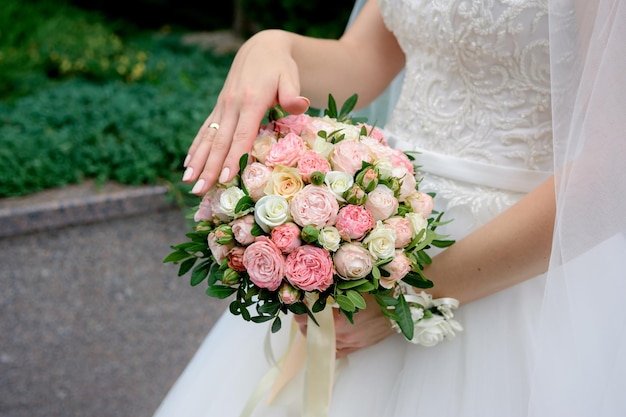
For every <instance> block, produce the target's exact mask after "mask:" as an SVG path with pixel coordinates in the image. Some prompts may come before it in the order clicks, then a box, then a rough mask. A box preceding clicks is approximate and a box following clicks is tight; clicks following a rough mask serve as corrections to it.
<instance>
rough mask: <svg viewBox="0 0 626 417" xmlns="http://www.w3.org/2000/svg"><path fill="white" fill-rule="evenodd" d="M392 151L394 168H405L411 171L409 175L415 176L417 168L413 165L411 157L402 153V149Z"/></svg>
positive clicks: (392, 149)
mask: <svg viewBox="0 0 626 417" xmlns="http://www.w3.org/2000/svg"><path fill="white" fill-rule="evenodd" d="M390 149H391V158H390V160H391V163H392V164H393V166H401V165H403V166H405V167H406V170H407V171H409V173H411V174H414V173H415V166H414V165H413V162H411V160H410V159H409V157H408V156H407V155H406V154H405V153H404V152H402V151H401V150H400V149H395V148H390Z"/></svg>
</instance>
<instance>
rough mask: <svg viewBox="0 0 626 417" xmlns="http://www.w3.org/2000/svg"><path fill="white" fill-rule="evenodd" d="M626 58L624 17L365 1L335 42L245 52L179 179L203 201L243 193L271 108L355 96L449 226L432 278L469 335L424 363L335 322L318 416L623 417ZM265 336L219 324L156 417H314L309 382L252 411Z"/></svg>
mask: <svg viewBox="0 0 626 417" xmlns="http://www.w3.org/2000/svg"><path fill="white" fill-rule="evenodd" d="M548 3H549V4H548ZM359 7H360V6H359ZM625 39H626V4H624V2H623V1H621V0H597V1H592V0H551V1H550V2H548V1H547V0H536V1H530V0H528V1H525V0H474V1H469V0H368V1H367V2H366V4H364V5H363V7H362V10H361V11H360V12H359V13H358V16H357V18H356V19H355V20H354V22H353V23H352V24H351V25H350V26H349V28H348V29H347V30H346V33H345V34H344V35H343V36H342V38H341V39H339V40H327V39H313V38H307V37H304V36H300V35H296V34H292V33H288V32H284V31H279V30H268V31H263V32H260V33H258V34H256V35H255V36H253V37H252V38H250V39H249V40H248V41H247V43H246V44H244V46H243V47H242V48H241V49H240V51H239V52H238V54H237V56H236V58H235V60H234V62H233V65H232V68H231V70H230V73H229V75H228V77H227V79H226V82H225V84H224V87H223V90H222V92H221V94H220V96H219V98H218V101H217V104H216V106H215V108H214V109H213V111H212V112H211V114H210V115H209V117H208V118H207V120H206V122H205V123H204V124H203V126H202V127H201V128H200V130H199V132H198V135H197V136H196V138H195V139H194V141H193V143H192V145H191V147H190V149H189V154H188V157H187V158H186V160H185V163H184V166H185V167H186V171H185V174H184V177H183V180H184V181H186V182H189V183H193V184H194V187H193V191H192V192H193V193H194V194H196V195H198V196H200V195H203V193H205V192H206V191H207V190H208V189H209V187H210V186H211V185H212V184H214V183H215V182H216V181H217V180H218V179H219V180H220V181H222V182H225V181H228V180H230V179H231V178H232V177H233V176H234V175H235V173H236V170H237V166H238V160H239V156H240V155H241V154H243V153H245V152H247V151H248V150H249V149H250V147H251V144H252V140H253V139H254V137H255V135H256V132H257V129H258V126H259V123H260V122H261V121H262V118H263V117H264V115H265V112H266V111H267V109H268V108H269V107H270V106H272V105H274V104H276V103H280V104H281V105H282V106H283V107H284V108H285V109H286V110H287V111H288V112H290V113H292V114H297V113H302V112H304V111H306V110H307V108H308V107H309V105H310V104H311V105H313V106H314V107H318V108H322V107H324V103H325V100H326V98H327V95H328V94H329V93H332V94H333V95H334V97H335V98H336V99H337V101H338V102H343V100H345V99H346V98H347V97H348V96H350V95H352V94H353V93H358V95H359V100H360V104H362V105H365V104H367V103H369V102H371V101H373V100H374V99H376V98H377V97H379V99H378V101H377V102H376V105H377V106H378V107H377V111H376V113H375V114H374V115H373V116H370V117H369V120H370V122H374V121H377V120H379V121H381V120H382V121H386V123H385V131H386V133H387V134H388V135H389V136H390V137H392V138H393V141H392V142H391V144H392V145H393V146H395V147H398V148H401V149H404V150H417V151H419V152H420V154H419V158H420V159H419V164H420V165H422V168H421V173H422V174H423V177H424V179H423V181H422V182H421V183H420V189H421V190H423V191H433V192H436V193H437V198H436V203H437V204H438V205H439V207H438V209H440V210H443V211H445V212H446V214H447V215H448V216H449V217H450V218H454V221H453V222H452V223H450V224H449V225H448V230H447V231H446V232H447V233H448V234H450V235H451V237H452V238H454V239H456V240H457V243H456V244H454V245H453V246H452V247H450V248H449V249H446V250H445V251H443V252H441V253H439V254H437V255H436V256H435V258H434V262H433V264H432V265H431V266H429V267H428V269H427V271H426V275H427V276H428V277H429V278H431V279H432V280H433V281H434V283H435V287H434V288H433V292H432V294H433V296H435V297H438V296H450V297H455V298H457V299H459V300H460V301H461V304H462V306H461V307H460V308H459V309H458V310H457V313H456V314H455V318H458V320H459V321H460V322H461V323H462V325H463V327H464V331H463V332H461V333H460V334H459V335H458V336H457V337H456V338H455V339H454V340H450V341H446V342H445V343H441V344H439V345H437V346H436V347H432V348H426V347H422V346H417V345H413V344H411V343H408V342H406V340H404V338H403V337H402V336H400V335H397V334H395V332H393V331H392V330H391V329H390V328H389V326H388V325H387V322H386V321H385V319H384V318H382V317H381V316H380V314H379V313H378V312H377V311H378V308H373V309H365V310H363V311H361V312H359V313H358V314H357V315H356V316H355V324H354V325H352V324H349V323H346V322H345V320H341V319H337V320H336V322H335V326H336V333H337V348H338V351H337V356H338V357H339V358H341V359H339V360H338V362H337V365H338V367H337V373H336V378H335V382H334V386H333V388H332V398H331V401H330V405H329V409H328V413H326V412H323V413H322V414H320V415H330V416H341V417H350V416H377V417H378V416H397V417H404V416H438V417H440V416H455V417H459V416H476V417H489V416H493V417H496V416H497V417H502V416H562V415H568V416H592V415H593V416H624V415H626V399H625V398H626V397H624V395H623V387H624V386H626V314H624V313H623V311H622V308H621V306H622V305H623V300H622V298H623V297H624V294H626V279H624V278H626V275H625V274H626V272H624V271H626V239H625V236H624V233H625V232H626V216H625V215H624V213H625V212H626V197H625V196H626V186H625V182H626V179H625V177H624V174H623V172H622V171H623V169H622V164H623V162H622V160H623V158H624V157H625V156H626V152H624V150H625V146H626V145H625V143H626V142H625V141H624V138H623V135H624V132H626V110H625V109H626V106H625V102H626V99H625V97H626V87H625V85H626V82H625V81H626V80H625V76H624V74H626V72H625V71H626V50H625V49H624V46H623V45H624V43H623V42H624V40H625ZM399 74H400V75H399ZM394 79H395V80H396V81H394V82H393V84H392V81H393V80H394ZM389 84H392V90H388V91H387V92H384V91H385V89H386V88H387V86H388V85H389ZM394 86H396V87H397V88H396V89H394V88H395V87H394ZM381 98H383V99H384V100H386V101H384V102H381V101H380V100H381ZM381 103H382V104H381ZM385 103H388V104H385ZM381 107H382V110H386V109H387V107H389V108H392V110H391V111H390V112H389V113H388V114H389V118H388V120H386V119H387V117H386V115H387V113H386V112H385V111H381ZM378 125H381V122H379V123H378ZM215 167H221V169H215ZM299 321H300V320H299ZM303 327H305V326H303ZM303 330H304V329H303ZM267 332H268V329H267V327H266V326H265V325H260V324H251V323H249V322H245V321H243V320H241V318H240V317H235V316H232V315H230V313H228V312H227V313H225V314H224V315H223V317H222V318H221V319H220V320H219V322H218V323H217V324H216V326H215V327H214V329H213V330H212V331H211V333H210V334H209V335H208V337H207V339H206V340H205V342H204V343H203V344H202V346H201V347H200V349H199V350H198V352H197V354H196V355H195V357H194V358H193V359H192V361H191V362H190V364H189V365H188V366H187V368H186V369H185V371H184V372H183V374H182V375H181V377H180V378H179V380H178V381H177V382H176V383H175V385H174V386H173V387H172V389H171V391H170V392H169V393H168V395H167V396H166V398H165V399H164V401H163V403H162V404H161V405H160V407H159V408H158V409H157V411H156V413H155V417H168V416H185V417H192V416H207V417H208V416H210V417H212V416H220V417H221V416H240V415H254V416H272V417H275V416H299V415H313V414H307V413H308V412H307V411H306V410H304V411H303V410H302V409H301V401H302V399H301V398H300V396H301V392H302V387H301V384H302V381H301V379H300V378H301V376H298V375H297V376H295V377H294V378H293V380H291V381H290V383H289V384H288V385H287V387H286V388H285V389H284V390H283V391H282V392H281V393H280V394H279V396H278V397H277V398H275V399H273V401H271V402H270V403H269V404H268V401H265V399H264V398H261V397H256V395H257V394H259V393H260V395H261V396H262V395H265V394H266V392H267V389H264V388H267V387H265V386H264V385H263V381H264V380H263V377H264V375H266V372H267V370H268V369H269V368H270V366H271V364H269V363H268V362H267V360H266V358H265V355H264V345H265V344H266V343H267V340H266V336H267ZM287 332H288V331H287V330H286V329H284V330H283V331H281V332H279V334H278V335H277V338H278V339H281V340H271V344H272V346H273V347H274V348H275V349H277V350H280V348H281V343H282V344H283V345H284V343H285V339H286V336H285V334H286V333H287ZM250 404H253V406H252V407H249V406H250ZM244 410H245V411H244Z"/></svg>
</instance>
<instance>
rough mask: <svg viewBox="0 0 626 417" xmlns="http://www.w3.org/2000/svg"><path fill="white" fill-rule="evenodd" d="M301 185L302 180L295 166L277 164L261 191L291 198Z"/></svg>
mask: <svg viewBox="0 0 626 417" xmlns="http://www.w3.org/2000/svg"><path fill="white" fill-rule="evenodd" d="M303 187H304V181H303V180H302V177H301V176H300V173H299V172H298V170H297V169H296V168H291V167H286V166H283V165H277V166H275V167H274V170H273V171H272V174H271V175H270V178H269V180H268V181H267V184H266V185H265V188H264V189H263V191H264V193H265V194H266V195H279V196H281V197H284V198H285V199H287V200H291V199H292V198H293V196H294V195H296V194H297V193H298V192H299V191H300V190H302V188H303Z"/></svg>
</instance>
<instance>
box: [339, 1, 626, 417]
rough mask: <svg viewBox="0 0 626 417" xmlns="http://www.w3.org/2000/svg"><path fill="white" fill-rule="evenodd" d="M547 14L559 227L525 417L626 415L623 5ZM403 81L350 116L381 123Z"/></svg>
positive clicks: (553, 5) (552, 8) (555, 9)
mask: <svg viewBox="0 0 626 417" xmlns="http://www.w3.org/2000/svg"><path fill="white" fill-rule="evenodd" d="M364 3H365V0H357V2H356V4H355V7H354V9H353V11H352V14H351V17H350V23H351V22H352V21H353V20H354V18H355V17H356V15H357V14H358V12H359V10H360V8H361V7H362V5H363V4H364ZM549 13H550V16H549V25H550V62H551V63H550V67H551V85H552V87H551V88H552V113H553V134H554V155H555V160H554V172H555V173H556V176H555V180H556V181H555V183H556V186H555V187H556V193H557V218H556V226H555V232H554V241H553V248H552V256H551V263H550V269H549V272H548V274H547V279H546V286H545V293H544V302H543V305H542V309H541V312H540V317H541V319H540V322H539V334H540V336H539V340H538V343H537V345H536V348H535V353H534V355H535V360H534V361H532V363H534V365H533V369H530V370H529V372H531V375H533V377H532V384H531V390H530V392H531V395H530V404H529V415H530V416H563V415H567V416H581V417H582V416H626V396H625V395H624V388H625V387H626V313H625V312H624V310H623V305H624V302H625V297H626V170H625V169H624V162H626V43H625V42H626V2H624V1H622V0H597V1H588V0H549ZM402 77H403V74H402V73H401V74H400V75H399V76H398V77H397V78H396V80H394V82H393V83H392V84H391V85H390V87H389V88H388V89H387V90H386V91H385V92H384V93H383V94H382V95H381V96H380V97H379V98H378V99H377V100H376V101H375V102H373V103H372V104H370V105H369V106H367V107H366V108H364V109H361V110H359V112H358V114H360V115H364V116H366V117H368V120H376V122H377V124H378V125H384V123H385V121H386V120H387V116H388V115H389V114H390V113H391V109H392V108H393V106H394V104H395V101H396V100H397V97H398V94H399V89H400V83H401V81H402Z"/></svg>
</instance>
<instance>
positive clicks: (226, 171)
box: [219, 167, 230, 184]
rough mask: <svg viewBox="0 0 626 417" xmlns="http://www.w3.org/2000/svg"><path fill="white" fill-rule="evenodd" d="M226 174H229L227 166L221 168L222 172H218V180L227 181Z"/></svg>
mask: <svg viewBox="0 0 626 417" xmlns="http://www.w3.org/2000/svg"><path fill="white" fill-rule="evenodd" d="M228 174H230V169H228V167H226V168H224V169H223V170H222V173H221V174H220V180H219V181H220V182H221V183H222V184H223V183H225V182H226V181H228Z"/></svg>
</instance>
